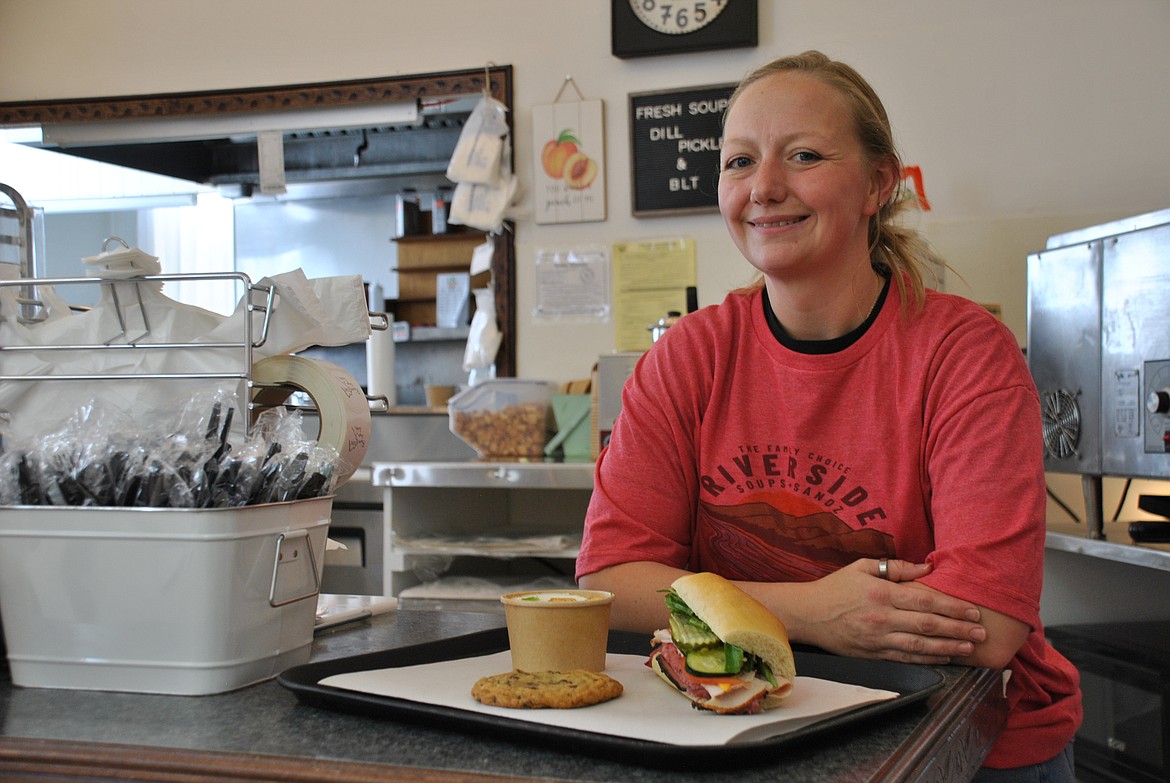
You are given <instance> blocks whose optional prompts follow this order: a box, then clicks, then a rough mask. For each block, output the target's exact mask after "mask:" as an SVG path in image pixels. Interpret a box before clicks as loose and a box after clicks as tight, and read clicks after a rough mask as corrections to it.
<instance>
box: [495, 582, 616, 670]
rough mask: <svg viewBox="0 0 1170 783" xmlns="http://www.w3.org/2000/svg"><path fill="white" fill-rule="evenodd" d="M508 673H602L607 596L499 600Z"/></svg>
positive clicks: (559, 594) (530, 594) (574, 593)
mask: <svg viewBox="0 0 1170 783" xmlns="http://www.w3.org/2000/svg"><path fill="white" fill-rule="evenodd" d="M500 601H501V602H503V604H504V615H505V618H506V619H507V622H508V644H509V646H510V647H511V649H512V668H513V669H518V670H520V671H526V672H542V671H554V672H565V671H571V670H572V669H589V670H590V671H595V672H599V671H602V670H603V669H605V648H606V643H607V641H608V638H609V612H610V605H611V604H612V603H613V593H607V592H605V591H604V590H529V591H526V592H522V593H508V594H507V595H504V596H501V597H500Z"/></svg>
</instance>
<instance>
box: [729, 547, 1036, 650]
mask: <svg viewBox="0 0 1170 783" xmlns="http://www.w3.org/2000/svg"><path fill="white" fill-rule="evenodd" d="M878 563H879V561H877V560H870V559H862V560H857V561H855V562H854V563H851V564H850V565H848V566H846V567H844V568H842V569H840V570H838V571H835V572H833V573H832V574H829V575H828V576H825V577H823V578H821V579H818V580H816V581H814V582H802V583H795V584H793V583H789V584H785V585H771V584H764V583H751V584H745V585H742V586H743V587H745V589H748V590H749V591H750V592H752V593H753V594H754V595H755V596H756V597H757V598H758V599H760V600H762V601H763V602H764V603H766V604H768V605H769V606H770V607H771V608H772V609H773V611H775V612H776V613H777V614H778V615H779V616H780V618H781V619H782V620H783V621H784V624H785V626H786V627H787V628H788V634H789V637H790V638H791V639H792V640H793V641H799V642H805V643H807V644H813V645H816V646H818V647H821V648H823V649H825V650H828V651H830V652H834V653H837V654H839V655H850V656H854V657H860V658H882V659H886V660H891V661H900V662H904V663H927V664H946V663H954V662H958V660H957V659H963V662H969V661H972V660H975V659H974V658H973V656H975V653H976V650H977V645H979V644H980V643H982V642H984V641H985V640H986V639H987V638H988V630H987V628H986V627H985V625H984V624H983V622H982V621H983V620H984V619H985V617H984V616H985V614H986V610H983V609H981V608H980V607H978V606H976V605H975V604H973V603H971V602H969V601H963V600H960V599H958V598H954V597H952V596H949V595H946V594H944V593H940V592H938V591H937V590H933V589H931V588H929V587H927V586H926V585H923V584H919V583H917V582H915V581H914V580H916V579H919V578H921V577H923V576H925V575H926V574H928V573H929V572H930V566H929V565H926V564H921V563H909V562H906V561H904V560H889V561H887V565H888V578H885V579H883V578H881V577H880V576H879V575H878ZM777 588H781V589H779V590H778V589H777ZM1013 622H1014V621H1013ZM1020 625H1021V626H1022V623H1021V624H1020ZM1025 635H1026V628H1025ZM1022 641H1023V637H1021V638H1020V642H1022ZM1018 646H1019V644H1018V643H1017V644H1016V647H1018ZM1014 649H1015V648H1013V649H1012V652H1014ZM1009 658H1010V656H1009ZM1000 665H1002V664H1000Z"/></svg>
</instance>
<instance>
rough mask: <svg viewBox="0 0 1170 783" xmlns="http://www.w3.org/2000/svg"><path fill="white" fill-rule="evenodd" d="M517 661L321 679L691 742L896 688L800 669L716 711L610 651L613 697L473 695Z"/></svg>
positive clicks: (743, 732) (786, 722)
mask: <svg viewBox="0 0 1170 783" xmlns="http://www.w3.org/2000/svg"><path fill="white" fill-rule="evenodd" d="M511 668H512V658H511V654H510V653H509V652H507V651H504V652H501V653H495V654H492V655H485V656H480V657H476V658H461V659H459V660H455V661H441V662H439V663H428V664H422V665H419V666H403V667H399V668H392V669H373V670H370V671H361V672H349V673H346V674H338V675H334V676H332V677H326V678H325V679H323V680H321V682H320V683H319V684H321V685H325V686H328V687H331V688H341V689H344V690H351V691H359V692H362V693H371V694H375V695H379V696H389V697H392V698H396V699H406V700H408V701H415V702H421V703H424V704H435V705H441V706H446V707H455V708H458V709H462V710H468V711H472V712H480V713H485V714H488V715H496V716H499V717H501V718H508V719H511V720H521V721H527V722H531V723H541V724H544V725H547V726H558V727H561V728H568V729H575V730H579V731H589V732H594V733H597V734H610V735H615V736H619V737H630V738H634V739H639V740H646V741H649V742H660V743H664V744H668V745H684V746H687V747H697V746H711V745H715V746H719V745H727V744H731V743H735V742H759V741H762V740H766V739H768V738H770V737H777V736H780V735H783V734H786V733H788V732H792V731H796V730H797V729H800V728H803V727H804V726H807V725H809V724H811V723H815V722H817V721H820V720H824V719H825V718H828V717H831V716H833V715H838V714H840V713H842V712H847V711H849V710H852V709H855V708H857V707H861V706H863V705H866V704H873V703H875V702H880V701H886V700H888V699H894V698H897V696H898V694H897V693H894V692H892V691H884V690H875V689H873V688H864V687H861V686H857V685H847V684H845V683H839V682H831V681H829V680H821V679H817V678H814V677H800V676H798V677H797V678H796V684H795V686H794V687H793V689H792V695H791V696H789V697H788V699H787V700H785V701H784V703H783V705H782V706H780V707H778V708H776V709H773V710H768V711H766V712H762V713H760V714H758V715H719V716H717V715H715V714H714V713H710V712H703V711H700V710H695V709H694V708H692V707H691V703H690V701H688V700H687V699H686V697H684V696H683V695H682V694H680V693H678V692H676V691H672V690H671V689H670V687H669V686H668V685H667V684H666V683H664V682H663V681H662V680H661V679H660V678H659V677H658V675H657V674H655V673H654V672H653V671H651V670H650V669H649V668H647V666H646V656H644V655H616V654H613V653H610V654H609V655H608V656H606V659H605V673H606V674H608V675H609V676H610V677H613V678H614V679H615V680H617V681H618V682H620V683H621V684H622V686H623V688H624V689H625V690H624V692H623V693H622V695H621V696H620V697H618V698H616V699H613V700H612V701H607V702H602V703H601V704H597V705H594V706H592V707H584V708H580V709H572V710H551V709H544V710H516V709H507V708H504V707H489V706H487V705H484V704H480V703H479V702H477V701H476V700H475V699H473V698H471V686H472V685H474V684H475V681H476V680H478V679H479V678H480V677H483V676H486V675H490V674H499V673H501V672H506V671H509V670H511ZM647 715H653V716H654V720H652V721H648V720H646V716H647Z"/></svg>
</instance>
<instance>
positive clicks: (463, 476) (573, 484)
mask: <svg viewBox="0 0 1170 783" xmlns="http://www.w3.org/2000/svg"><path fill="white" fill-rule="evenodd" d="M371 481H372V483H373V485H374V486H375V487H431V488H434V487H481V488H490V487H498V488H501V489H510V488H517V489H519V488H523V489H592V488H593V462H591V461H589V462H551V461H550V462H541V461H533V462H507V461H467V462H376V463H374V464H373V466H372V477H371Z"/></svg>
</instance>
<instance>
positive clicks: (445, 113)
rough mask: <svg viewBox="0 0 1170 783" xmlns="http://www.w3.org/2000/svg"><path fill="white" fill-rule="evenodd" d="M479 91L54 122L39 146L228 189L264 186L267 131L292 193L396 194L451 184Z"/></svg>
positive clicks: (238, 193) (232, 193) (229, 192)
mask: <svg viewBox="0 0 1170 783" xmlns="http://www.w3.org/2000/svg"><path fill="white" fill-rule="evenodd" d="M477 100H478V97H467V96H460V97H453V98H452V99H436V100H430V101H428V102H426V103H420V102H418V101H400V102H394V103H384V104H376V105H360V106H350V107H340V108H327V109H321V110H312V109H309V110H292V111H279V112H258V113H243V114H221V115H210V116H204V117H199V118H186V117H165V118H157V119H155V118H144V119H126V120H111V121H84V122H71V123H54V124H45V125H44V126H43V127H42V130H41V136H42V138H41V141H40V142H39V143H38V144H36V145H35V146H39V147H41V148H44V149H50V150H53V151H55V152H61V153H65V154H68V155H75V156H78V157H82V158H87V159H90V160H96V161H101V162H104V163H111V164H115V165H118V166H125V167H128V168H133V169H138V170H141V171H148V172H152V173H155V174H162V175H165V176H169V177H176V178H179V179H185V180H188V181H192V182H197V183H200V184H204V185H213V186H217V187H219V189H220V191H221V192H222V193H223V194H224V195H226V196H228V197H232V198H240V197H249V196H251V195H252V194H253V192H254V191H255V192H257V193H258V192H259V190H258V188H259V185H260V182H261V147H262V145H261V144H259V143H258V139H259V138H263V137H264V136H265V135H269V136H271V135H272V134H273V133H274V132H275V133H278V134H279V136H280V138H281V140H282V143H283V162H284V170H283V176H284V181H285V183H286V186H287V189H288V192H287V194H285V195H284V196H282V197H284V198H295V197H326V196H342V195H369V194H379V193H391V192H397V191H398V190H401V189H402V188H403V187H415V188H419V189H423V188H427V187H435V186H438V185H440V184H450V183H448V182H446V179H445V177H444V174H445V172H446V168H447V164H448V161H449V160H450V157H451V153H452V151H453V150H454V149H455V145H456V143H457V142H458V139H459V134H460V132H461V131H462V128H463V124H464V123H465V121H466V119H467V117H468V115H469V114H470V112H471V110H472V109H473V108H474V106H475V103H476V102H477Z"/></svg>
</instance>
